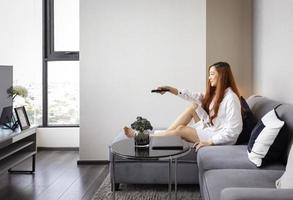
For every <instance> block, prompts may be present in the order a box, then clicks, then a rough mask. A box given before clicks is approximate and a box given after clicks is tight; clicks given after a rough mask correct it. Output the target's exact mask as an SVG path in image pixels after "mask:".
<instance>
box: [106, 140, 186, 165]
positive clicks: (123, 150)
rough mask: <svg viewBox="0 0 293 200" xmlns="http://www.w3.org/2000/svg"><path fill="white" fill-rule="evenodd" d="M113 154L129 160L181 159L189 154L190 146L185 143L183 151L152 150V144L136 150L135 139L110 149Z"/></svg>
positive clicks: (117, 144)
mask: <svg viewBox="0 0 293 200" xmlns="http://www.w3.org/2000/svg"><path fill="white" fill-rule="evenodd" d="M110 149H111V151H112V153H113V154H115V155H118V156H121V157H123V158H127V159H135V160H158V159H163V158H169V157H170V156H171V157H174V158H175V157H180V156H183V155H185V153H187V152H189V150H190V146H189V144H188V143H187V142H185V141H183V149H152V142H150V146H149V147H148V148H136V147H135V145H134V139H133V138H127V139H123V140H119V141H117V142H115V143H113V144H112V145H111V147H110Z"/></svg>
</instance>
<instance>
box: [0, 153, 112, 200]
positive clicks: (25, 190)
mask: <svg viewBox="0 0 293 200" xmlns="http://www.w3.org/2000/svg"><path fill="white" fill-rule="evenodd" d="M78 158H79V154H78V151H39V152H38V154H37V161H36V172H35V174H34V175H29V174H24V175H23V174H9V173H4V174H2V175H1V176H0V199H1V200H2V199H3V200H4V199H5V200H12V199H13V200H20V199H21V200H34V199H38V200H57V199H58V200H88V199H91V197H92V196H93V194H94V193H95V191H96V190H97V188H98V187H99V185H100V184H101V183H102V181H103V180H104V178H105V177H106V175H107V174H108V172H109V169H108V165H77V164H76V162H77V160H78ZM30 166H31V160H28V161H26V162H25V163H23V164H22V165H20V166H17V168H14V169H24V168H25V169H30Z"/></svg>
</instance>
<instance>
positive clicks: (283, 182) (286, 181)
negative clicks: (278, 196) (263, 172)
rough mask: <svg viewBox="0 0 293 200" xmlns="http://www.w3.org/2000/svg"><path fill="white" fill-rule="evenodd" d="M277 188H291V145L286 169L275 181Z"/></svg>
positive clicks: (292, 184)
mask: <svg viewBox="0 0 293 200" xmlns="http://www.w3.org/2000/svg"><path fill="white" fill-rule="evenodd" d="M276 186H277V188H281V189H284V188H291V189H293V147H291V150H290V154H289V158H288V162H287V166H286V171H285V173H284V174H283V175H282V177H281V178H280V179H279V180H278V181H277V182H276Z"/></svg>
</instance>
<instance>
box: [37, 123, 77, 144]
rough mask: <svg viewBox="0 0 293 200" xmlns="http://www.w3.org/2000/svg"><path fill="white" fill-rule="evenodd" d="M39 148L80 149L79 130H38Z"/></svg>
mask: <svg viewBox="0 0 293 200" xmlns="http://www.w3.org/2000/svg"><path fill="white" fill-rule="evenodd" d="M37 146H38V147H53V148H55V147H56V148H59V147H62V148H63V147H65V148H66V147H76V148H78V147H79V128H74V127H72V128H69V127H68V128H38V129H37Z"/></svg>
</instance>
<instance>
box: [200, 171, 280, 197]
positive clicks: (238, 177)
mask: <svg viewBox="0 0 293 200" xmlns="http://www.w3.org/2000/svg"><path fill="white" fill-rule="evenodd" d="M282 173H283V171H281V170H245V169H220V170H210V171H207V172H206V173H205V174H204V177H203V187H205V188H206V189H205V190H204V191H205V192H204V193H203V195H204V199H205V200H217V199H220V196H221V192H222V190H223V189H225V188H230V187H233V188H235V187H247V188H274V187H275V181H276V180H277V179H278V178H279V177H280V176H281V175H282Z"/></svg>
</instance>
